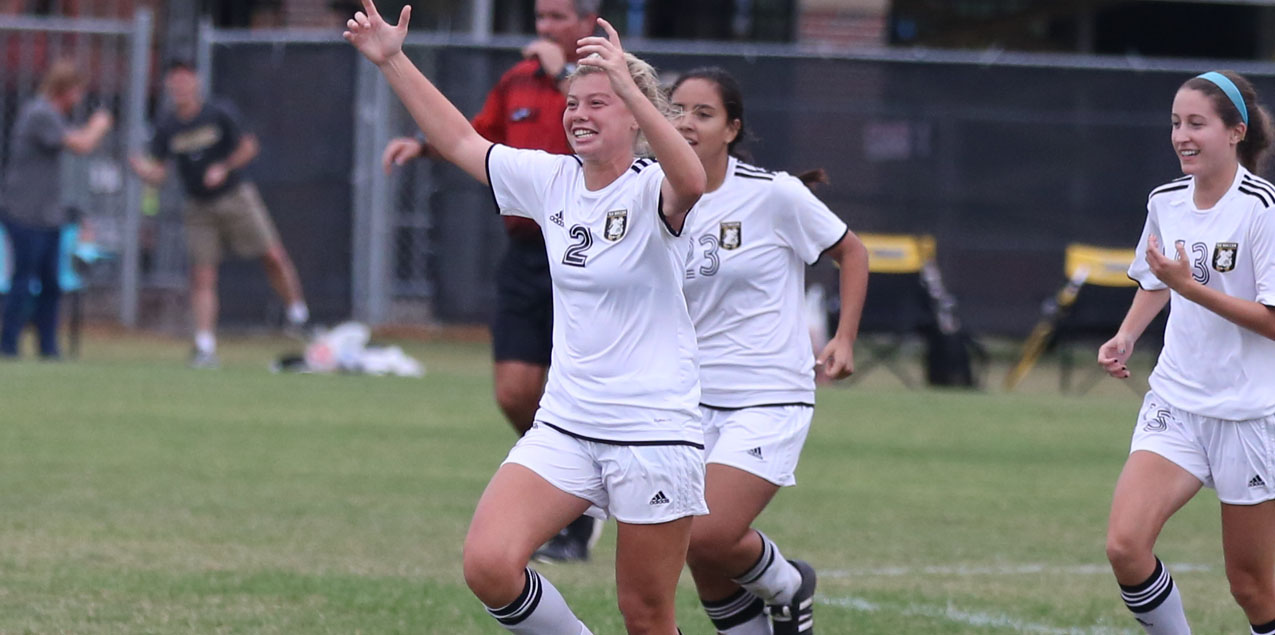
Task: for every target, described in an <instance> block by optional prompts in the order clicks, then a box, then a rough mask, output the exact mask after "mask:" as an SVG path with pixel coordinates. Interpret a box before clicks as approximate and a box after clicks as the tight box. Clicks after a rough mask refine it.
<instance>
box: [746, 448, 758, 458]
mask: <svg viewBox="0 0 1275 635" xmlns="http://www.w3.org/2000/svg"><path fill="white" fill-rule="evenodd" d="M748 454H749V456H752V457H753V458H754V459H760V458H761V448H760V447H756V448H753V449H751V450H749V451H748Z"/></svg>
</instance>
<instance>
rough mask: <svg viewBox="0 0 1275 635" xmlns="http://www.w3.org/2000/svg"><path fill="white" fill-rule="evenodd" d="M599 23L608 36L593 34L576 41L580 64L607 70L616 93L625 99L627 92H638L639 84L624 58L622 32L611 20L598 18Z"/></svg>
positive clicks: (630, 93)
mask: <svg viewBox="0 0 1275 635" xmlns="http://www.w3.org/2000/svg"><path fill="white" fill-rule="evenodd" d="M598 24H599V25H600V26H601V27H602V30H604V31H606V34H607V36H606V37H598V36H596V35H591V36H589V37H583V38H580V39H579V41H577V42H576V45H577V48H576V54H577V55H578V56H579V57H580V61H579V62H577V64H579V65H580V66H594V67H597V68H600V69H602V70H604V71H606V74H607V78H608V79H610V80H611V88H612V89H613V90H615V94H617V95H619V96H620V98H621V99H624V96H625V95H626V94H628V95H633V94H634V93H635V92H637V84H635V83H633V76H632V75H630V74H629V64H628V62H626V61H625V60H624V48H623V47H621V46H620V34H619V33H616V31H615V27H613V26H611V23H610V22H607V21H606V20H603V19H602V18H598Z"/></svg>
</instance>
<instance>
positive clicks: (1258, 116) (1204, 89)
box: [1182, 71, 1272, 173]
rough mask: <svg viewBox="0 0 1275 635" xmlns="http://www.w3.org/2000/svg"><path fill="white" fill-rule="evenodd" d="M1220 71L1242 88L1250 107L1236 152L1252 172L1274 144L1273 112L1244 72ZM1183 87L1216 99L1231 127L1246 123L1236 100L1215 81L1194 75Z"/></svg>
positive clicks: (1259, 166)
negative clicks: (1266, 105) (1265, 104)
mask: <svg viewBox="0 0 1275 635" xmlns="http://www.w3.org/2000/svg"><path fill="white" fill-rule="evenodd" d="M1218 72H1219V73H1221V74H1222V75H1225V76H1226V78H1227V79H1229V80H1231V82H1232V83H1234V84H1235V87H1236V88H1238V89H1239V91H1240V97H1242V98H1243V99H1244V108H1246V109H1247V110H1248V130H1247V132H1245V133H1244V138H1243V139H1241V140H1240V143H1239V145H1238V146H1236V148H1235V153H1236V154H1238V155H1239V159H1240V165H1243V166H1244V167H1245V168H1248V171H1249V172H1254V173H1256V172H1257V171H1258V170H1259V169H1261V167H1262V163H1263V162H1264V161H1265V160H1266V154H1267V150H1268V149H1269V148H1270V145H1271V136H1272V134H1271V114H1270V113H1269V112H1267V110H1266V108H1265V107H1264V106H1262V104H1261V102H1259V101H1258V100H1257V89H1255V88H1253V84H1251V83H1249V81H1248V80H1247V79H1244V77H1243V76H1242V75H1240V74H1239V73H1236V72H1235V71H1218ZM1182 88H1190V89H1191V90H1198V91H1200V92H1201V93H1204V95H1205V96H1206V97H1208V98H1209V101H1211V102H1213V110H1216V111H1217V113H1218V116H1219V117H1221V118H1222V123H1224V124H1226V126H1227V127H1228V128H1229V127H1234V126H1237V125H1239V124H1241V123H1244V119H1243V118H1242V117H1240V111H1239V109H1238V108H1236V107H1235V103H1234V102H1232V101H1231V98H1230V97H1228V96H1227V95H1226V93H1225V92H1223V91H1222V89H1221V88H1220V87H1219V86H1218V85H1217V84H1214V83H1213V82H1212V81H1209V80H1207V79H1203V78H1200V77H1192V78H1191V79H1188V80H1186V82H1184V83H1183V84H1182Z"/></svg>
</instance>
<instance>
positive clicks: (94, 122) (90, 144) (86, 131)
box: [62, 110, 115, 155]
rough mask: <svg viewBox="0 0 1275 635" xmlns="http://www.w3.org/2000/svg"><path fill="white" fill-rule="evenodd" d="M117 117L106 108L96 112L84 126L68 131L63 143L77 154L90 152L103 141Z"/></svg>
mask: <svg viewBox="0 0 1275 635" xmlns="http://www.w3.org/2000/svg"><path fill="white" fill-rule="evenodd" d="M114 122H115V119H114V118H113V117H111V113H109V112H107V111H105V110H98V111H96V112H94V113H93V114H92V115H91V116H90V117H89V120H88V123H86V124H84V126H83V127H80V128H76V129H75V130H71V131H69V132H67V133H66V136H65V137H63V138H62V145H63V146H64V147H65V148H66V149H68V150H70V151H71V152H74V153H76V154H80V155H84V154H89V153H90V152H92V151H93V150H95V149H96V148H97V145H98V144H99V143H101V142H102V138H103V137H105V136H106V133H107V132H109V131H110V129H111V125H112V124H113V123H114Z"/></svg>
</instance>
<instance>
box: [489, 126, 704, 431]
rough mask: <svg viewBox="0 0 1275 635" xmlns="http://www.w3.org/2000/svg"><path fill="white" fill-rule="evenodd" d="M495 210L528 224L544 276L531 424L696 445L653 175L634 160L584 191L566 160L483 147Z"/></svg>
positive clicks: (688, 374) (644, 162)
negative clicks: (548, 352)
mask: <svg viewBox="0 0 1275 635" xmlns="http://www.w3.org/2000/svg"><path fill="white" fill-rule="evenodd" d="M487 177H488V181H489V182H490V183H491V188H492V193H493V195H494V196H495V199H496V205H497V207H498V208H499V209H500V213H502V214H512V215H515V216H525V217H527V218H530V219H532V220H534V221H536V222H537V223H538V224H539V225H540V228H541V232H542V233H543V234H544V238H545V248H546V250H547V251H548V254H549V273H550V275H551V276H552V278H553V356H552V360H551V363H550V365H549V380H548V383H547V385H546V386H545V392H544V396H543V397H541V399H540V409H539V410H538V411H537V412H536V420H537V421H543V422H545V423H547V424H550V425H553V426H556V427H558V428H560V429H562V430H563V431H565V432H567V433H569V434H574V435H576V436H579V437H584V438H587V439H593V440H603V441H614V442H621V443H635V442H636V443H651V442H657V443H658V442H669V443H692V444H696V445H699V444H702V443H703V431H702V430H701V428H700V422H699V407H698V406H699V369H698V368H697V366H696V363H695V357H696V354H695V330H694V327H693V326H692V325H691V318H690V315H689V314H688V313H687V310H686V301H685V299H684V298H683V296H682V270H683V267H684V264H685V258H686V253H687V249H688V243H687V240H686V239H685V238H683V237H679V236H675V235H673V233H672V232H671V231H670V230H669V228H668V226H667V224H666V223H665V221H664V217H663V215H661V214H660V185H661V183H662V182H663V181H664V172H663V170H662V169H661V168H660V166H659V164H657V163H655V162H654V161H652V160H651V159H638V160H637V161H634V163H633V165H632V167H631V168H630V169H629V170H627V171H625V173H624V175H623V176H621V177H620V178H618V179H616V180H615V181H614V182H612V183H611V184H610V185H607V186H606V187H604V188H602V189H600V190H597V191H589V190H588V189H586V188H585V185H584V170H583V167H582V163H581V162H580V159H579V158H578V157H575V156H563V155H554V154H549V153H547V152H542V151H539V150H516V149H514V148H510V147H508V146H504V145H499V144H497V145H494V146H492V148H491V150H490V151H488V153H487Z"/></svg>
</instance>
